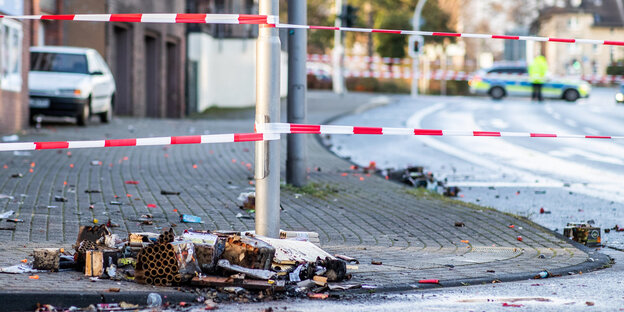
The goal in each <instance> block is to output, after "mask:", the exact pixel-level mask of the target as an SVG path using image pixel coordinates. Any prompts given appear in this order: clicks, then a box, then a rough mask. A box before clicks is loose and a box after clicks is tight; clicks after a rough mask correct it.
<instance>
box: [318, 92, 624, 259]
mask: <svg viewBox="0 0 624 312" xmlns="http://www.w3.org/2000/svg"><path fill="white" fill-rule="evenodd" d="M614 94H615V90H614V89H613V90H612V89H595V90H593V93H592V96H591V97H590V98H589V99H583V100H580V101H577V102H576V103H573V104H571V103H568V102H564V101H546V102H544V103H535V102H531V101H530V100H529V99H527V98H507V99H504V100H502V101H493V100H490V99H488V98H484V97H421V98H419V99H417V100H414V99H410V98H407V97H406V98H402V99H399V100H398V101H396V102H393V103H391V104H388V105H385V106H381V107H377V108H375V109H372V110H367V111H364V112H362V113H360V114H355V115H351V116H347V117H344V118H341V119H338V120H335V121H334V122H333V123H334V124H340V125H360V126H386V127H409V128H424V129H443V130H460V131H473V130H481V131H506V132H533V133H557V134H586V135H614V136H617V135H624V127H623V126H622V125H623V124H624V123H623V122H624V105H616V104H615V102H614V100H613V95H614ZM330 142H331V144H332V150H333V151H334V152H336V153H337V154H339V155H341V156H343V157H350V158H351V160H352V161H354V162H355V163H358V164H361V165H364V166H366V165H368V164H369V163H370V162H371V161H375V162H376V163H377V165H378V166H379V167H381V168H402V167H405V166H407V165H421V166H424V167H425V169H426V170H428V171H431V172H433V173H434V175H435V176H436V177H437V178H438V179H440V180H446V181H447V184H448V185H455V186H459V187H460V188H461V189H462V192H461V193H460V196H461V197H460V199H462V200H465V201H470V202H474V203H477V204H480V205H485V206H491V207H494V208H496V209H499V210H503V211H507V212H512V213H515V214H518V215H522V216H526V217H529V218H530V219H532V220H534V221H536V222H537V223H539V224H542V225H544V226H546V227H548V228H550V229H552V230H556V231H558V232H562V229H563V227H564V226H565V225H566V224H567V223H568V222H579V221H588V220H593V221H594V222H595V223H596V225H597V226H600V227H602V228H612V227H614V226H615V225H620V226H624V188H622V187H623V186H624V182H623V181H624V166H623V165H624V156H623V155H624V140H601V139H564V138H526V137H508V138H493V137H408V136H338V135H334V136H331V139H330ZM541 208H544V210H545V211H546V212H550V213H544V214H540V209H541ZM603 240H604V241H605V242H606V243H607V244H609V245H610V246H614V247H618V248H621V247H624V234H622V233H615V232H613V231H612V232H610V233H605V234H604V235H603Z"/></svg>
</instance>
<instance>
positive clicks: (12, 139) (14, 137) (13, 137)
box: [2, 134, 19, 142]
mask: <svg viewBox="0 0 624 312" xmlns="http://www.w3.org/2000/svg"><path fill="white" fill-rule="evenodd" d="M18 140H19V136H17V134H12V135H5V136H3V137H2V141H3V142H17V141H18Z"/></svg>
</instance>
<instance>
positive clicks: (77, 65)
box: [30, 52, 89, 74]
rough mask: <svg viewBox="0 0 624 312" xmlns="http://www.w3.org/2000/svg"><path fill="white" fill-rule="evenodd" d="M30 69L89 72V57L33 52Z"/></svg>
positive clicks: (77, 72)
mask: <svg viewBox="0 0 624 312" xmlns="http://www.w3.org/2000/svg"><path fill="white" fill-rule="evenodd" d="M30 70H32V71H45V72H59V73H75V74H88V73H89V71H88V70H87V58H86V56H85V55H82V54H69V53H51V52H31V53H30Z"/></svg>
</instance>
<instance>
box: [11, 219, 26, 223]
mask: <svg viewBox="0 0 624 312" xmlns="http://www.w3.org/2000/svg"><path fill="white" fill-rule="evenodd" d="M7 222H13V223H24V220H22V219H7Z"/></svg>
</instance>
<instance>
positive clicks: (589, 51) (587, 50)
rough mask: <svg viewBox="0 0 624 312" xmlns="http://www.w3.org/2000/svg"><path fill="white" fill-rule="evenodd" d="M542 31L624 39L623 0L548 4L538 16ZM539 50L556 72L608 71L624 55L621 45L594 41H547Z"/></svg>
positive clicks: (564, 35)
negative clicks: (602, 43)
mask: <svg viewBox="0 0 624 312" xmlns="http://www.w3.org/2000/svg"><path fill="white" fill-rule="evenodd" d="M538 27H539V30H538V35H539V36H543V37H555V38H582V39H595V40H615V41H617V40H620V39H619V38H622V37H624V3H623V1H621V0H609V1H606V0H604V1H595V0H583V1H581V0H570V1H565V2H564V3H563V4H562V5H560V6H555V7H547V8H544V9H543V10H541V11H540V16H539V17H538ZM542 47H543V48H542V49H534V51H535V52H534V53H533V54H537V53H539V50H542V51H541V52H542V53H543V55H544V56H545V57H546V59H547V61H548V65H549V70H550V72H551V73H552V74H555V75H581V74H582V75H605V74H606V68H607V66H609V65H610V64H611V63H613V62H617V61H618V60H621V59H623V58H624V50H623V49H622V48H621V47H613V46H605V45H591V44H545V45H543V46H542Z"/></svg>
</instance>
